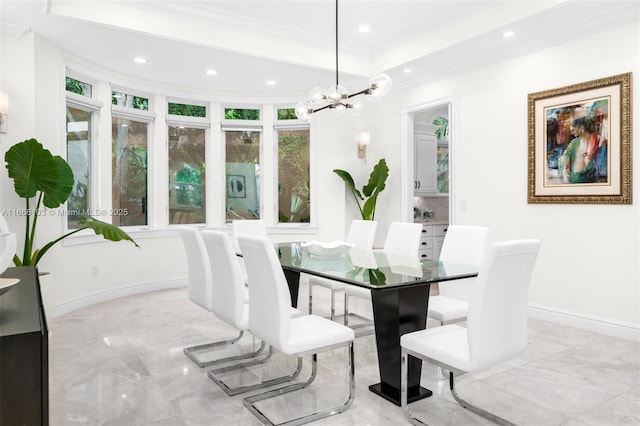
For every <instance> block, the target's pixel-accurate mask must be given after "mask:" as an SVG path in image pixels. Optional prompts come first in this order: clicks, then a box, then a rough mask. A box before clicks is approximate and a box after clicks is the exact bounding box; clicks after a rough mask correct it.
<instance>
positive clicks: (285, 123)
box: [273, 106, 317, 228]
mask: <svg viewBox="0 0 640 426" xmlns="http://www.w3.org/2000/svg"><path fill="white" fill-rule="evenodd" d="M277 108H278V106H274V111H275V113H274V117H275V119H274V124H273V171H274V181H273V194H274V203H273V215H274V218H275V226H276V227H279V228H308V227H315V226H316V218H317V216H316V212H317V209H316V207H315V206H316V204H315V202H314V201H313V200H316V199H317V191H316V184H315V179H316V172H315V170H316V166H315V143H314V141H315V138H314V132H313V126H311V125H310V123H308V122H304V121H302V120H277ZM280 130H309V200H310V201H311V207H310V209H309V210H310V219H309V222H308V223H304V222H293V223H292V222H280V220H279V203H278V201H279V196H278V183H279V172H280V164H279V161H278V158H279V156H278V151H279V149H280V146H279V143H278V141H279V139H278V133H279V131H280Z"/></svg>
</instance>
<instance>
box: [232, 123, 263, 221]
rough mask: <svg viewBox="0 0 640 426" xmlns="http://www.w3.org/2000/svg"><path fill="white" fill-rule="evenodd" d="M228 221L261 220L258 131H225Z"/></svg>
mask: <svg viewBox="0 0 640 426" xmlns="http://www.w3.org/2000/svg"><path fill="white" fill-rule="evenodd" d="M224 134H225V152H226V179H225V183H226V186H225V193H226V204H225V205H226V221H227V222H230V221H232V220H234V219H260V136H261V132H260V131H259V130H226V131H225V133H224Z"/></svg>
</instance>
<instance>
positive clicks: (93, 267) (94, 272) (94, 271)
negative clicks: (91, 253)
mask: <svg viewBox="0 0 640 426" xmlns="http://www.w3.org/2000/svg"><path fill="white" fill-rule="evenodd" d="M91 276H92V277H97V276H98V265H91Z"/></svg>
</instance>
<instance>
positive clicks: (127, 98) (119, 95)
mask: <svg viewBox="0 0 640 426" xmlns="http://www.w3.org/2000/svg"><path fill="white" fill-rule="evenodd" d="M111 104H112V105H118V106H122V107H125V108H133V109H139V110H141V111H149V99H148V98H143V97H142V96H135V95H132V94H130V93H124V92H116V91H113V92H111Z"/></svg>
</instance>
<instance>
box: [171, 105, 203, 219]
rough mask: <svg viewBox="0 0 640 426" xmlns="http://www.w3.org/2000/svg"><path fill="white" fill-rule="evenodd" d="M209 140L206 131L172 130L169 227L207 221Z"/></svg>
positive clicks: (172, 127) (175, 128)
mask: <svg viewBox="0 0 640 426" xmlns="http://www.w3.org/2000/svg"><path fill="white" fill-rule="evenodd" d="M203 108H204V107H203ZM205 136H206V135H205V129H196V128H188V127H185V126H169V223H170V224H172V225H173V224H179V223H205V221H206V215H205V199H206V198H205V195H206V192H205Z"/></svg>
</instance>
